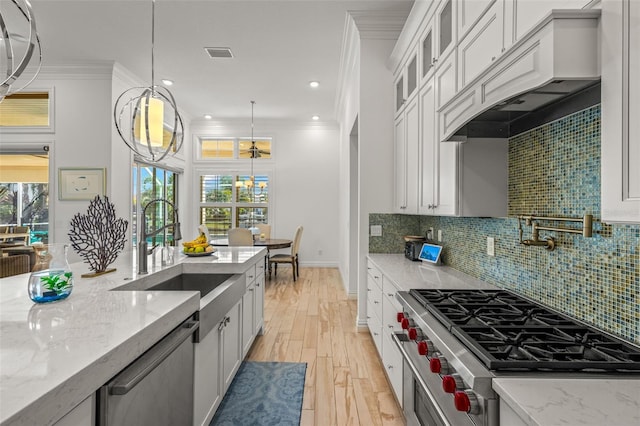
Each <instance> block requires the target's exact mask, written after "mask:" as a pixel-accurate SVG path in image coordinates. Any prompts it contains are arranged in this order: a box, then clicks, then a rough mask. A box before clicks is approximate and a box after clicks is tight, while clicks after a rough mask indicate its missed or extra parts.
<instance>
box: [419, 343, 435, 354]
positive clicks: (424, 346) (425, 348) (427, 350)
mask: <svg viewBox="0 0 640 426" xmlns="http://www.w3.org/2000/svg"><path fill="white" fill-rule="evenodd" d="M434 350H435V349H434V347H433V343H431V340H428V339H425V340H421V341H419V342H418V353H419V354H420V355H429V354H431V353H433V352H434Z"/></svg>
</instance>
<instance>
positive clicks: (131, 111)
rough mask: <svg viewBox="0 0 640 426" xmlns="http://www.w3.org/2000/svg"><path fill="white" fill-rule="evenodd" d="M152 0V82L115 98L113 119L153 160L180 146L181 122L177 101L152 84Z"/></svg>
mask: <svg viewBox="0 0 640 426" xmlns="http://www.w3.org/2000/svg"><path fill="white" fill-rule="evenodd" d="M154 42H155V0H152V2H151V86H149V87H132V88H131V89H128V90H125V91H124V92H123V93H122V94H121V95H120V96H119V97H118V99H117V100H116V103H115V105H114V108H113V119H114V121H115V125H116V129H117V131H118V134H119V135H120V137H121V138H122V140H123V141H124V143H126V144H127V146H128V147H129V148H130V149H131V150H132V151H133V152H135V153H136V154H137V155H138V156H139V157H141V158H142V159H143V160H146V161H149V162H152V163H155V162H158V161H161V160H162V159H163V158H165V157H166V156H167V155H175V154H176V153H177V152H178V151H179V150H180V148H181V147H182V139H183V133H184V124H183V122H182V117H181V116H180V113H179V112H178V108H177V106H176V101H175V99H174V97H173V95H172V94H171V92H170V91H169V90H168V89H167V88H165V87H162V86H160V87H158V86H156V85H155V84H154V78H155V75H154Z"/></svg>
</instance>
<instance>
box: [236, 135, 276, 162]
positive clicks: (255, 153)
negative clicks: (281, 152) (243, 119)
mask: <svg viewBox="0 0 640 426" xmlns="http://www.w3.org/2000/svg"><path fill="white" fill-rule="evenodd" d="M243 152H247V153H249V156H250V157H249V158H260V157H262V154H265V155H271V151H269V150H267V149H260V148H258V147H257V145H256V141H254V140H253V138H252V140H251V147H250V148H249V149H247V150H246V151H243Z"/></svg>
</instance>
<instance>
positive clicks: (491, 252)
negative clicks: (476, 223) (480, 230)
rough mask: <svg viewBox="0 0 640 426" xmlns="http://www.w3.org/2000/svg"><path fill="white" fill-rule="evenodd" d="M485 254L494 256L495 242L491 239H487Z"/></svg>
mask: <svg viewBox="0 0 640 426" xmlns="http://www.w3.org/2000/svg"><path fill="white" fill-rule="evenodd" d="M487 254H488V255H489V256H495V255H496V240H495V238H493V237H487Z"/></svg>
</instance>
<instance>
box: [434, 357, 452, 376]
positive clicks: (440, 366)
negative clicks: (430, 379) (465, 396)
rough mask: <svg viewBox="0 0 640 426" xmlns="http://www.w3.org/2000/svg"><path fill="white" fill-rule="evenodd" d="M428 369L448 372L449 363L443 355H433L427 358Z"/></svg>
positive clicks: (435, 371)
mask: <svg viewBox="0 0 640 426" xmlns="http://www.w3.org/2000/svg"><path fill="white" fill-rule="evenodd" d="M429 369H430V370H431V372H432V373H437V374H447V373H448V372H449V363H448V362H447V359H446V358H444V357H443V356H440V355H434V356H433V358H431V359H430V360H429Z"/></svg>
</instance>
